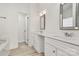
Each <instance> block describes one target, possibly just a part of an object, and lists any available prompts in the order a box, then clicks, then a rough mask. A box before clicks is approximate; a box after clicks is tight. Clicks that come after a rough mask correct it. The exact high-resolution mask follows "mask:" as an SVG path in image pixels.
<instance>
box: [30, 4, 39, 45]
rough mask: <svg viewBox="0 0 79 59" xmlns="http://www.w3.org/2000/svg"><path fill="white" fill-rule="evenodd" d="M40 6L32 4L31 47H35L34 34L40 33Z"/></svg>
mask: <svg viewBox="0 0 79 59" xmlns="http://www.w3.org/2000/svg"><path fill="white" fill-rule="evenodd" d="M38 9H39V4H30V23H29V26H30V28H29V29H30V30H29V32H30V34H29V45H30V46H33V45H34V39H35V36H36V35H34V34H33V33H32V32H36V31H39V14H38V13H39V10H38Z"/></svg>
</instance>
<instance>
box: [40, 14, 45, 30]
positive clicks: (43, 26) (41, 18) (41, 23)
mask: <svg viewBox="0 0 79 59" xmlns="http://www.w3.org/2000/svg"><path fill="white" fill-rule="evenodd" d="M40 30H45V14H43V15H42V16H40Z"/></svg>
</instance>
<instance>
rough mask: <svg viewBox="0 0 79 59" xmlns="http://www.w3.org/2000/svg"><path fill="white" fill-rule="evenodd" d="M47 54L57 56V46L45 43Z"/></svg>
mask: <svg viewBox="0 0 79 59" xmlns="http://www.w3.org/2000/svg"><path fill="white" fill-rule="evenodd" d="M45 56H56V48H55V47H53V46H51V45H50V44H48V43H45Z"/></svg>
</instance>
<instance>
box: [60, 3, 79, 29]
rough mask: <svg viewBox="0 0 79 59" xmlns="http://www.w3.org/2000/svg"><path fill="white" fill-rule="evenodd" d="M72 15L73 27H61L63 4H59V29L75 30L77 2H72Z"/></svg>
mask: <svg viewBox="0 0 79 59" xmlns="http://www.w3.org/2000/svg"><path fill="white" fill-rule="evenodd" d="M72 9H73V10H72V12H73V13H72V17H73V27H63V12H62V11H63V5H62V4H60V13H59V27H60V30H77V29H79V27H77V17H76V15H77V12H78V3H72Z"/></svg>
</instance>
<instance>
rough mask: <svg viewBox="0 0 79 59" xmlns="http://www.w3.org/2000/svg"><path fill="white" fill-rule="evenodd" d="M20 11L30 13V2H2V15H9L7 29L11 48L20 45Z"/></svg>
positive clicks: (0, 8)
mask: <svg viewBox="0 0 79 59" xmlns="http://www.w3.org/2000/svg"><path fill="white" fill-rule="evenodd" d="M18 12H26V13H27V14H29V6H28V4H20V3H19V4H12V3H11V4H6V3H4V4H0V16H5V17H7V25H6V27H7V29H6V31H7V36H8V40H9V48H10V49H13V48H17V47H18V35H17V34H18V27H17V25H18ZM3 36H4V35H3Z"/></svg>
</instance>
